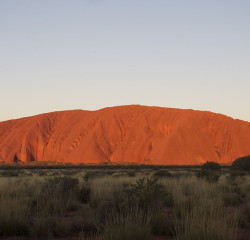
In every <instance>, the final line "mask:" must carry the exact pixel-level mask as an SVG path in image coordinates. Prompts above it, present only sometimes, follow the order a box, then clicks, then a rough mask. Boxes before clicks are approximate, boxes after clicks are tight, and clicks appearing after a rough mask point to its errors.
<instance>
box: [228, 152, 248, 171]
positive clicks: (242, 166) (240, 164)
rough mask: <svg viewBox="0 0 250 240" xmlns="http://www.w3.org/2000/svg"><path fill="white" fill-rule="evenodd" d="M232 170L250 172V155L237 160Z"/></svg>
mask: <svg viewBox="0 0 250 240" xmlns="http://www.w3.org/2000/svg"><path fill="white" fill-rule="evenodd" d="M232 168H233V169H234V170H239V171H250V155H248V156H245V157H240V158H237V159H236V160H235V161H234V162H233V164H232Z"/></svg>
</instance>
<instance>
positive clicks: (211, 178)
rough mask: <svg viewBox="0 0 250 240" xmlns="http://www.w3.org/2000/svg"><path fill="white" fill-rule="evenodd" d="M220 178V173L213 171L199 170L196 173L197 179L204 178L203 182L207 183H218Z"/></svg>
mask: <svg viewBox="0 0 250 240" xmlns="http://www.w3.org/2000/svg"><path fill="white" fill-rule="evenodd" d="M220 176H221V173H220V171H213V170H201V171H199V172H198V173H197V177H198V178H205V180H206V181H207V182H209V183H215V182H218V180H219V178H220Z"/></svg>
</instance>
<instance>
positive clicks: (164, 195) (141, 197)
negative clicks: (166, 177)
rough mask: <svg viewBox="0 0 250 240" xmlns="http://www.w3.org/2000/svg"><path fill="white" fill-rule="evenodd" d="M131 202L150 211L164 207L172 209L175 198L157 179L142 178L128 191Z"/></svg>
mask: <svg viewBox="0 0 250 240" xmlns="http://www.w3.org/2000/svg"><path fill="white" fill-rule="evenodd" d="M126 193H127V198H128V199H129V200H130V202H136V203H138V204H139V207H141V208H142V209H144V210H146V211H148V210H150V209H155V208H160V207H162V206H165V207H172V206H173V196H172V194H171V193H169V192H168V190H167V189H166V187H165V186H164V185H163V184H162V183H158V182H157V179H155V178H145V177H144V178H141V179H139V180H137V181H136V183H135V184H131V185H130V187H129V188H128V189H127V190H126Z"/></svg>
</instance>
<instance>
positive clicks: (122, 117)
mask: <svg viewBox="0 0 250 240" xmlns="http://www.w3.org/2000/svg"><path fill="white" fill-rule="evenodd" d="M249 154H250V123H249V122H246V121H242V120H237V119H233V118H230V117H227V116H224V115H221V114H216V113H212V112H206V111H197V110H184V109H175V108H162V107H148V106H140V105H128V106H118V107H109V108H104V109H101V110H97V111H84V110H72V111H61V112H52V113H46V114H41V115H36V116H32V117H26V118H21V119H17V120H9V121H4V122H0V161H1V162H5V163H14V162H30V161H38V162H40V161H48V162H58V163H72V164H79V163H83V164H90V163H91V164H100V163H113V164H159V165H198V164H202V163H205V162H207V161H214V162H218V163H221V164H230V163H232V162H233V161H234V160H235V159H236V158H238V157H241V156H245V155H249Z"/></svg>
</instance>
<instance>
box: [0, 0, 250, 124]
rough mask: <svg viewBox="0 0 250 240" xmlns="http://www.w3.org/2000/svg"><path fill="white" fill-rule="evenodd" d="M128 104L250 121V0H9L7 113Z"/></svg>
mask: <svg viewBox="0 0 250 240" xmlns="http://www.w3.org/2000/svg"><path fill="white" fill-rule="evenodd" d="M127 104H142V105H156V106H163V107H176V108H192V109H199V110H208V111H213V112H218V113H222V114H226V115H229V116H232V117H234V118H239V119H243V120H247V121H250V1H249V0H241V1H237V0H220V1H218V0H209V1H208V0H207V1H205V0H204V1H203V0H197V1H192V0H183V1H179V0H141V1H140V0H113V1H111V0H110V1H108V0H107V1H106V0H67V1H66V0H42V1H35V0H22V1H21V0H0V121H3V120H7V119H11V118H19V117H23V116H29V115H34V114H38V113H44V112H50V111H55V110H66V109H88V110H94V109H99V108H103V107H107V106H116V105H127Z"/></svg>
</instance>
